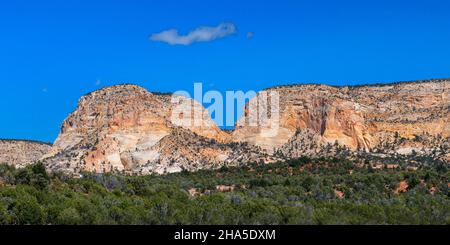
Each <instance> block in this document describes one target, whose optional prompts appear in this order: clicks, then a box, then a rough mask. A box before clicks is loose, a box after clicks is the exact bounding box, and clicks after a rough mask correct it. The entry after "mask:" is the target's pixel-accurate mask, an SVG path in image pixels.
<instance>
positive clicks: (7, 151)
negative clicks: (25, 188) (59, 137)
mask: <svg viewBox="0 0 450 245" xmlns="http://www.w3.org/2000/svg"><path fill="white" fill-rule="evenodd" d="M50 148H51V145H50V144H46V143H42V142H37V141H25V140H0V163H6V164H11V165H15V166H17V167H23V166H26V165H27V164H30V163H34V162H36V161H38V160H39V159H41V158H42V156H44V155H45V154H46V153H47V152H48V151H49V150H50Z"/></svg>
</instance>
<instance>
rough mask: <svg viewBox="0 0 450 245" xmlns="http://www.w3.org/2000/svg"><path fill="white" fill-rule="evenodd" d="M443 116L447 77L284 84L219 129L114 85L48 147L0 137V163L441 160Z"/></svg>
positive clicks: (176, 100) (203, 115)
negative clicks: (354, 83)
mask: <svg viewBox="0 0 450 245" xmlns="http://www.w3.org/2000/svg"><path fill="white" fill-rule="evenodd" d="M262 95H264V96H262ZM275 95H278V96H275ZM261 98H262V99H261ZM264 101H265V102H268V103H262V102H264ZM255 108H256V109H255ZM264 113H266V115H264ZM449 115H450V81H449V80H433V81H418V82H406V83H396V84H381V85H367V86H353V87H333V86H326V85H290V86H280V87H274V88H270V89H267V90H264V91H262V92H260V93H259V96H258V97H255V98H254V99H252V100H250V102H249V103H248V104H247V105H246V107H245V115H244V116H243V117H242V118H241V119H240V120H239V121H238V122H237V125H236V129H235V130H234V131H232V132H225V131H222V130H220V129H219V128H218V127H217V125H216V124H215V123H214V122H213V121H212V120H211V118H210V116H209V115H208V113H207V111H206V109H205V108H203V106H202V105H201V104H199V103H198V102H195V101H194V100H192V99H189V98H186V97H183V96H179V95H172V94H159V93H150V92H148V91H147V90H146V89H144V88H142V87H139V86H136V85H118V86H113V87H107V88H104V89H101V90H97V91H94V92H92V93H89V94H87V95H85V96H83V97H81V99H80V100H79V103H78V107H77V108H76V110H75V111H74V112H73V113H71V114H70V115H69V116H68V118H67V119H66V120H65V121H64V122H63V125H62V127H61V132H60V134H59V136H58V138H57V139H56V141H55V142H54V144H53V146H52V147H51V149H50V146H48V145H44V144H36V143H32V142H20V141H1V142H0V151H1V152H0V153H1V155H0V160H1V161H2V162H8V163H11V164H16V165H19V166H23V165H25V164H28V163H31V162H34V161H36V160H37V159H41V160H43V161H44V162H45V164H46V166H47V167H48V168H49V169H50V170H52V171H64V172H69V173H80V172H83V171H89V172H97V173H104V172H121V173H129V174H140V175H142V174H151V173H160V174H161V173H170V172H180V171H183V170H187V171H195V170H199V169H214V168H220V167H222V166H236V165H241V164H246V163H248V162H266V163H268V162H274V161H277V160H283V159H286V158H296V157H301V156H310V157H336V156H338V157H348V156H352V157H355V156H357V157H361V156H377V157H380V156H381V157H384V156H409V155H419V156H426V157H428V158H430V159H433V160H439V161H444V162H450V116H449ZM254 117H256V122H257V123H256V124H255V118H254ZM44 153H47V154H45V155H44V156H42V155H43V154H44ZM41 157H42V158H41ZM415 165H417V164H415Z"/></svg>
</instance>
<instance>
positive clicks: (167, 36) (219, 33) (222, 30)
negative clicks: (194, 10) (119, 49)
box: [150, 23, 237, 45]
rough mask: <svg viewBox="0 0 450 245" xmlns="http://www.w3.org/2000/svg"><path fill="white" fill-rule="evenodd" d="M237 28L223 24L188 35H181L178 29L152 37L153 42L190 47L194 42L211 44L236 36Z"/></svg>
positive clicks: (197, 30)
mask: <svg viewBox="0 0 450 245" xmlns="http://www.w3.org/2000/svg"><path fill="white" fill-rule="evenodd" d="M236 32H237V28H236V26H235V25H234V24H232V23H221V24H220V25H218V26H215V27H211V26H201V27H198V28H196V29H195V30H193V31H191V32H189V33H188V34H187V35H184V36H183V35H180V34H179V33H178V30H177V29H170V30H166V31H163V32H160V33H154V34H152V35H151V36H150V40H152V41H160V42H165V43H168V44H170V45H190V44H192V43H194V42H210V41H214V40H216V39H220V38H224V37H226V36H229V35H232V34H235V33H236Z"/></svg>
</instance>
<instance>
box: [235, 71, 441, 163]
mask: <svg viewBox="0 0 450 245" xmlns="http://www.w3.org/2000/svg"><path fill="white" fill-rule="evenodd" d="M263 92H264V93H273V92H275V93H276V94H278V95H279V111H278V112H277V113H278V114H279V118H271V117H269V119H268V120H269V121H274V120H277V122H276V123H278V125H279V128H278V130H277V133H276V134H272V135H269V136H266V135H267V133H266V132H265V131H267V127H261V126H259V125H250V123H249V122H250V121H252V120H257V119H254V118H252V117H255V115H254V114H251V113H247V114H246V115H245V116H244V117H243V118H242V119H241V120H240V121H239V122H238V124H237V129H236V130H235V132H234V133H233V138H234V139H235V140H237V141H242V142H248V143H250V144H254V145H257V146H261V147H262V148H264V149H266V150H268V151H269V152H272V153H274V152H278V153H282V154H283V155H284V156H287V157H295V156H299V155H304V154H306V155H320V154H318V153H320V152H323V149H324V147H326V146H327V145H328V146H330V145H331V146H333V145H334V146H336V147H341V148H346V149H348V150H351V151H353V152H358V151H364V152H378V153H388V154H410V153H412V152H415V153H421V154H429V155H433V156H436V157H439V158H441V159H444V160H445V159H447V160H448V159H449V156H450V155H449V147H450V141H449V137H450V113H449V112H450V81H449V80H434V81H419V82H407V83H396V84H380V85H367V86H354V87H332V86H326V85H291V86H281V87H275V88H270V89H268V90H265V91H263ZM258 103H259V102H258V99H257V98H255V99H253V100H252V101H250V103H249V105H247V108H246V109H247V110H248V108H249V107H252V106H255V104H258ZM269 111H270V110H269ZM256 117H258V116H256ZM271 124H273V123H272V122H270V123H269V125H271Z"/></svg>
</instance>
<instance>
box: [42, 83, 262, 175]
mask: <svg viewBox="0 0 450 245" xmlns="http://www.w3.org/2000/svg"><path fill="white" fill-rule="evenodd" d="M194 119H195V120H194ZM198 119H201V120H198ZM236 145H240V147H236ZM256 149H257V148H256V147H252V148H250V147H248V146H246V144H236V143H231V142H230V135H228V134H226V133H224V132H222V131H221V130H220V129H219V128H218V127H217V126H216V124H214V122H213V121H212V120H211V119H210V117H209V115H208V113H207V111H206V110H205V109H204V108H203V106H201V105H200V104H199V103H197V102H195V101H193V100H191V99H187V98H184V97H181V96H172V95H170V94H152V93H150V92H148V91H147V90H145V89H144V88H142V87H139V86H135V85H119V86H114V87H108V88H105V89H101V90H98V91H95V92H92V93H90V94H87V95H85V96H83V97H82V98H81V99H80V101H79V103H78V108H77V109H76V110H75V111H74V112H73V113H72V114H71V115H70V116H69V117H68V118H67V119H66V120H65V121H64V123H63V126H62V129H61V133H60V135H59V136H58V138H57V140H56V141H55V143H54V145H53V148H52V149H51V151H50V153H48V154H47V155H46V156H45V157H44V160H45V162H46V163H47V165H48V167H49V168H50V169H52V170H60V171H67V172H81V171H93V172H110V171H117V172H128V173H137V174H147V173H151V172H155V173H168V172H179V171H181V170H183V169H186V170H198V169H202V168H213V167H220V166H222V165H224V164H238V163H240V162H244V161H251V160H258V158H259V156H260V154H259V152H260V151H259V150H258V151H257V150H256ZM255 152H256V153H255ZM238 153H239V154H238ZM241 160H242V161H241Z"/></svg>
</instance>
